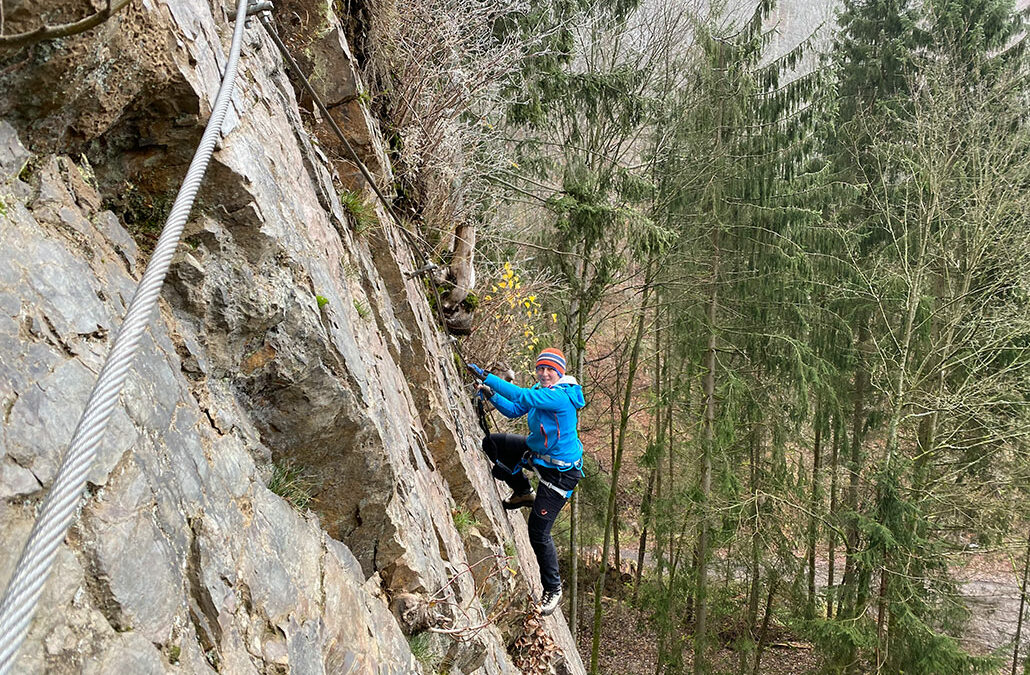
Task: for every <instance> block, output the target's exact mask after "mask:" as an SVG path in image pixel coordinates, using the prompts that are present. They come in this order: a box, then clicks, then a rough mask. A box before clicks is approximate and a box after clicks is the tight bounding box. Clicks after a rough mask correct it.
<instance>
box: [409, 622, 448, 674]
mask: <svg viewBox="0 0 1030 675" xmlns="http://www.w3.org/2000/svg"><path fill="white" fill-rule="evenodd" d="M408 648H409V649H411V655H412V656H414V657H415V660H416V661H418V662H419V663H420V664H422V670H423V671H424V672H426V673H436V672H437V670H438V669H439V667H440V663H441V662H442V661H443V656H444V655H443V654H442V653H440V650H439V647H438V645H437V641H436V640H434V636H433V634H432V633H429V632H422V633H416V634H414V635H412V636H411V637H409V638H408Z"/></svg>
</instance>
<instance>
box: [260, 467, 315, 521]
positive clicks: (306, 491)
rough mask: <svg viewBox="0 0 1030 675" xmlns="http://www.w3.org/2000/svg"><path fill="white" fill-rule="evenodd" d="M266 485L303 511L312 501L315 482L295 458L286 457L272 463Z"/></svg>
mask: <svg viewBox="0 0 1030 675" xmlns="http://www.w3.org/2000/svg"><path fill="white" fill-rule="evenodd" d="M266 487H267V488H268V489H269V490H270V491H271V492H272V493H273V494H276V495H279V496H280V497H282V498H283V499H285V500H286V501H287V502H289V503H290V505H292V506H293V508H295V509H297V510H298V511H303V510H304V509H306V508H307V507H308V504H310V503H311V499H312V494H311V493H312V491H313V490H314V487H315V484H314V481H313V480H312V478H311V476H310V474H308V473H307V472H306V471H305V470H304V469H302V468H301V467H299V466H298V465H297V464H296V463H294V461H293V460H290V459H285V460H280V461H278V462H275V463H273V464H272V467H271V475H270V476H269V478H268V482H267V484H266Z"/></svg>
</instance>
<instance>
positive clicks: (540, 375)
mask: <svg viewBox="0 0 1030 675" xmlns="http://www.w3.org/2000/svg"><path fill="white" fill-rule="evenodd" d="M560 379H561V375H559V374H558V371H557V370H555V369H554V368H551V367H549V366H537V367H536V381H537V382H539V383H540V386H541V387H553V386H554V385H556V384H558V380H560Z"/></svg>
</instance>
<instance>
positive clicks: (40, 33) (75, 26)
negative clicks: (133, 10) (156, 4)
mask: <svg viewBox="0 0 1030 675" xmlns="http://www.w3.org/2000/svg"><path fill="white" fill-rule="evenodd" d="M130 2H132V0H117V4H114V5H112V4H111V0H107V6H106V7H105V8H104V9H102V10H100V11H99V12H96V13H95V14H91V15H89V16H87V17H86V18H84V19H80V20H78V21H74V22H72V23H63V24H59V25H57V26H48V25H46V24H44V25H42V26H40V27H39V28H37V29H35V30H30V31H27V32H25V33H16V34H14V35H0V49H4V48H6V49H15V48H18V47H25V46H26V45H33V44H36V43H37V42H41V41H43V40H53V39H55V38H63V37H69V36H71V35H77V34H79V33H83V32H85V31H87V30H89V29H91V28H95V27H96V26H99V25H100V24H102V23H103V22H104V21H107V20H108V19H110V18H111V17H112V16H113V15H114V14H116V13H117V12H119V11H121V9H122V8H124V7H125V6H126V5H128V4H129V3H130ZM2 32H3V6H2V4H0V33H2Z"/></svg>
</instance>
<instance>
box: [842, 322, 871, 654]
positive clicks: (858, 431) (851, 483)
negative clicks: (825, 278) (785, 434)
mask: <svg viewBox="0 0 1030 675" xmlns="http://www.w3.org/2000/svg"><path fill="white" fill-rule="evenodd" d="M868 341H869V320H868V317H866V316H862V317H861V318H860V319H859V325H858V344H857V348H858V368H857V370H856V372H855V391H854V398H853V404H854V415H853V417H852V420H851V457H850V459H849V461H848V491H847V495H846V500H845V507H846V508H847V510H848V511H849V519H848V528H847V533H846V534H847V540H846V542H845V550H846V557H845V559H844V581H843V583H842V584H841V592H840V603H839V605H838V607H837V615H838V616H840V614H841V612H842V611H845V617H846V618H854V617H855V616H857V614H856V613H855V612H856V609H857V596H858V588H857V587H858V584H857V582H856V577H857V567H858V561H857V558H856V556H857V555H858V545H859V532H858V482H859V476H860V475H861V473H862V433H863V431H864V429H863V427H864V426H865V394H866V387H867V386H868V383H869V373H868V371H867V370H866V364H865V355H866V354H865V352H866V350H867V347H866V343H867V342H868ZM852 657H853V655H852Z"/></svg>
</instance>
